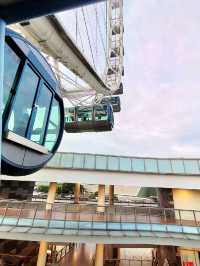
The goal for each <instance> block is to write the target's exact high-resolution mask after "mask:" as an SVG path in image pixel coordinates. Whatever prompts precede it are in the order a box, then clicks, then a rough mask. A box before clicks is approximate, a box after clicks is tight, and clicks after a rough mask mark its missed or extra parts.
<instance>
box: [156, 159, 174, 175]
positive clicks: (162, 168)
mask: <svg viewBox="0 0 200 266" xmlns="http://www.w3.org/2000/svg"><path fill="white" fill-rule="evenodd" d="M158 169H159V172H160V173H171V172H172V169H171V163H170V160H158Z"/></svg>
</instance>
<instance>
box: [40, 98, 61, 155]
mask: <svg viewBox="0 0 200 266" xmlns="http://www.w3.org/2000/svg"><path fill="white" fill-rule="evenodd" d="M59 132H60V105H59V102H58V101H57V100H56V99H53V102H52V106H51V113H50V116H49V122H48V128H47V133H46V138H45V144H44V145H45V147H47V148H48V150H49V151H52V150H53V148H54V146H55V144H56V142H57V140H58V135H59Z"/></svg>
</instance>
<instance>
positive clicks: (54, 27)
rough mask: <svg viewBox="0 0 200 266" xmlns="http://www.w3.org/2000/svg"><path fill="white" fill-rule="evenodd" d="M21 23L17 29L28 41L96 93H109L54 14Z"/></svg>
mask: <svg viewBox="0 0 200 266" xmlns="http://www.w3.org/2000/svg"><path fill="white" fill-rule="evenodd" d="M23 25H24V26H21V25H20V24H18V25H17V29H18V30H19V31H20V32H21V33H22V34H23V35H24V36H25V37H26V38H27V39H29V40H30V42H32V43H33V44H35V45H36V46H37V47H40V48H41V49H42V51H43V52H44V53H46V54H48V55H49V56H52V57H53V58H54V59H56V60H58V61H59V62H60V63H62V64H63V65H64V66H66V67H67V68H68V69H70V70H71V71H72V72H74V73H75V74H76V75H78V76H79V77H80V78H81V79H82V80H84V81H85V82H86V83H87V84H88V85H89V86H90V87H91V88H92V89H93V90H94V91H96V92H97V93H102V94H104V95H109V94H110V90H109V89H108V87H107V86H106V85H105V83H104V82H103V80H102V79H101V78H100V77H99V75H98V74H97V73H96V71H95V70H94V69H93V67H92V66H91V65H90V63H89V62H88V61H87V59H86V58H85V56H84V55H83V54H82V52H81V51H80V50H79V48H78V47H77V46H76V44H75V43H74V42H73V41H72V38H71V36H69V34H68V33H67V32H66V31H65V29H64V28H63V27H62V25H61V24H60V22H59V21H58V19H57V18H56V17H55V16H53V15H51V16H48V17H40V18H36V19H32V20H30V21H28V22H27V23H26V24H23Z"/></svg>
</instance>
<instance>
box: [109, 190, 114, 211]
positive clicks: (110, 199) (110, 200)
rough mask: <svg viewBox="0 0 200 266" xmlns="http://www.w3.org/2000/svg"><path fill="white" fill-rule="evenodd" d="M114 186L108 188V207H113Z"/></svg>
mask: <svg viewBox="0 0 200 266" xmlns="http://www.w3.org/2000/svg"><path fill="white" fill-rule="evenodd" d="M114 189H115V188H114V185H110V186H109V205H110V206H113V205H114Z"/></svg>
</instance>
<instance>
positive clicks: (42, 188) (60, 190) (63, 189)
mask: <svg viewBox="0 0 200 266" xmlns="http://www.w3.org/2000/svg"><path fill="white" fill-rule="evenodd" d="M74 186H75V184H72V183H64V184H57V194H58V195H61V194H62V195H63V194H66V195H69V194H74ZM37 190H38V191H39V192H43V193H48V190H49V185H39V186H37ZM80 190H81V193H83V192H84V190H85V189H84V187H83V186H82V185H81V186H80Z"/></svg>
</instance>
